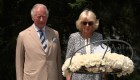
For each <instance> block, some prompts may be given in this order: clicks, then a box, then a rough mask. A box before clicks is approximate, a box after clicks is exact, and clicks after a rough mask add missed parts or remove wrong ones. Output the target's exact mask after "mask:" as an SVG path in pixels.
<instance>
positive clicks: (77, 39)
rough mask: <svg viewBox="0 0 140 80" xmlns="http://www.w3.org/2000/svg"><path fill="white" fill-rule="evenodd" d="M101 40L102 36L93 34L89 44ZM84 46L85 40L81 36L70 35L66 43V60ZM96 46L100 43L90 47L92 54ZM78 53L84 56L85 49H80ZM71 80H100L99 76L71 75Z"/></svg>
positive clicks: (78, 33)
mask: <svg viewBox="0 0 140 80" xmlns="http://www.w3.org/2000/svg"><path fill="white" fill-rule="evenodd" d="M102 39H103V37H102V34H100V33H97V32H94V33H93V35H92V36H91V38H90V43H91V42H95V41H98V40H102ZM84 45H85V39H84V38H83V37H82V36H81V34H80V32H76V33H72V34H71V35H70V37H69V41H68V46H67V53H66V59H67V58H69V57H72V56H73V55H74V52H75V51H76V50H78V49H79V48H81V47H82V46H84ZM98 45H100V43H98V44H92V45H90V52H91V53H94V48H95V47H96V46H98ZM78 52H79V53H81V54H85V53H86V50H85V48H82V49H80V50H79V51H78ZM72 80H100V74H79V73H73V74H72Z"/></svg>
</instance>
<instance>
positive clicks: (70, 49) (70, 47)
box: [66, 35, 75, 59]
mask: <svg viewBox="0 0 140 80" xmlns="http://www.w3.org/2000/svg"><path fill="white" fill-rule="evenodd" d="M74 44H75V39H74V36H73V35H70V37H69V40H68V46H67V52H66V59H67V58H69V57H71V56H72V55H73V54H74V51H75V47H74Z"/></svg>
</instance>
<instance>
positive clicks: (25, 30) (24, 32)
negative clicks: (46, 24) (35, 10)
mask: <svg viewBox="0 0 140 80" xmlns="http://www.w3.org/2000/svg"><path fill="white" fill-rule="evenodd" d="M31 28H32V27H31V26H30V27H28V28H26V29H24V30H22V31H20V32H19V35H25V34H27V33H28V32H29V31H30V30H31Z"/></svg>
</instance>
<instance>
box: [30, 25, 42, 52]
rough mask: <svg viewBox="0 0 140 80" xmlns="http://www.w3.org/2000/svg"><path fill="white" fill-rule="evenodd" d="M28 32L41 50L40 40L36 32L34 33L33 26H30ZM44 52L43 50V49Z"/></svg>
mask: <svg viewBox="0 0 140 80" xmlns="http://www.w3.org/2000/svg"><path fill="white" fill-rule="evenodd" d="M29 31H30V35H31V36H32V38H33V39H34V40H35V41H36V43H37V44H38V45H40V47H41V48H42V49H43V47H42V44H41V42H40V39H39V37H38V35H37V32H36V31H35V29H34V25H32V26H31V27H30V28H29ZM43 50H44V49H43Z"/></svg>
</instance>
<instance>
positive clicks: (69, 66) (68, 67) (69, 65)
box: [62, 52, 134, 77]
mask: <svg viewBox="0 0 140 80" xmlns="http://www.w3.org/2000/svg"><path fill="white" fill-rule="evenodd" d="M102 57H103V54H100V53H94V54H83V55H81V53H76V54H75V56H73V57H72V59H71V58H68V59H67V60H66V61H65V62H64V64H63V66H62V71H63V72H62V73H63V76H67V75H69V74H71V72H77V71H80V70H81V68H82V67H84V69H85V70H84V71H87V72H91V73H97V72H114V71H115V69H116V70H120V72H119V73H116V74H117V76H118V77H120V76H122V75H127V74H130V73H132V72H133V71H134V64H133V61H132V60H131V59H130V58H129V57H127V56H124V55H122V54H117V53H111V52H107V53H106V55H105V56H104V58H103V59H102Z"/></svg>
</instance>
